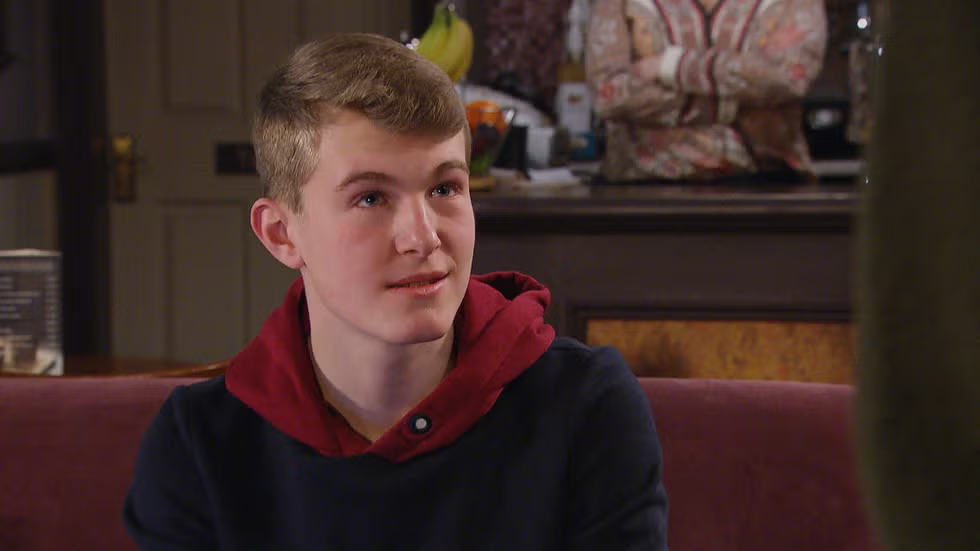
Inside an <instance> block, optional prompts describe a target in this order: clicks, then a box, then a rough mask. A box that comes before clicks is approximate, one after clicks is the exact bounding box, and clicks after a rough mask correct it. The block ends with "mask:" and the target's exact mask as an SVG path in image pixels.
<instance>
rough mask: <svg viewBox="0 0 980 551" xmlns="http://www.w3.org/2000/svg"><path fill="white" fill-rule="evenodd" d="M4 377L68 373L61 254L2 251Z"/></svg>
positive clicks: (0, 353)
mask: <svg viewBox="0 0 980 551" xmlns="http://www.w3.org/2000/svg"><path fill="white" fill-rule="evenodd" d="M0 371H5V372H13V373H24V374H44V375H62V374H63V373H64V355H63V352H62V348H61V253H59V252H57V251H42V250H36V249H17V250H3V251H0Z"/></svg>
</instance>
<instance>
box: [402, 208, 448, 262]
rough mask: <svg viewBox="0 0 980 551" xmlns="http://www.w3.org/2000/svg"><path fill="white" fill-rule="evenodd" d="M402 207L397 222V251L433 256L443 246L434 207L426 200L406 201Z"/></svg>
mask: <svg viewBox="0 0 980 551" xmlns="http://www.w3.org/2000/svg"><path fill="white" fill-rule="evenodd" d="M400 207H401V208H400V209H399V212H398V214H397V220H396V222H395V250H397V251H398V253H399V254H417V255H421V256H428V255H430V254H432V252H433V251H435V250H436V249H438V248H439V245H441V241H440V239H439V234H438V233H437V232H436V224H435V221H436V216H437V215H436V214H435V213H434V212H432V207H431V206H430V205H429V204H428V202H427V201H426V200H425V199H418V200H416V199H413V200H411V201H406V202H404V203H403V204H402V205H400Z"/></svg>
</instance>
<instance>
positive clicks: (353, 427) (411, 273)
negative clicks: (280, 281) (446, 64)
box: [124, 35, 667, 550]
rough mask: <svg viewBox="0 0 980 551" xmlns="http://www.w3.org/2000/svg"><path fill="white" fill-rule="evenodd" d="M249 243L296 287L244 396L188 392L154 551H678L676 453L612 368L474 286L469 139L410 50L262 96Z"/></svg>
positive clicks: (162, 427) (142, 542)
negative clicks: (287, 270)
mask: <svg viewBox="0 0 980 551" xmlns="http://www.w3.org/2000/svg"><path fill="white" fill-rule="evenodd" d="M254 141H255V147H256V152H257V158H258V166H259V173H260V175H261V178H262V182H263V187H264V197H262V198H261V199H259V200H258V201H256V202H255V204H254V205H253V207H252V212H251V222H252V228H253V229H254V231H255V234H256V235H257V236H258V238H259V240H260V241H261V242H262V244H263V245H265V247H266V248H267V249H268V250H269V252H270V253H271V254H272V255H273V256H274V257H275V258H276V259H278V260H279V261H280V262H282V263H283V264H285V265H287V266H289V267H291V268H294V269H296V270H298V271H299V273H300V277H299V279H298V280H297V281H296V282H295V284H293V286H292V287H291V288H290V290H289V292H288V293H287V295H286V299H285V301H284V303H283V304H282V306H281V307H280V308H278V309H277V310H276V311H274V312H273V313H272V314H271V315H270V316H269V319H268V320H267V321H266V323H265V325H264V326H263V328H262V330H261V332H260V333H259V335H258V336H257V337H256V338H255V339H254V340H253V341H252V342H251V343H249V345H248V346H246V347H245V349H244V350H242V351H241V353H239V354H238V355H237V356H236V357H235V358H234V359H232V361H231V362H230V364H229V366H228V369H227V372H226V375H225V376H224V377H219V378H216V379H212V380H210V381H206V382H202V383H199V384H195V385H191V386H188V387H182V388H179V389H177V390H175V391H174V393H173V394H172V395H171V396H170V398H169V399H168V400H167V401H166V403H165V404H164V405H163V407H162V409H161V410H160V412H159V414H158V415H157V417H156V419H155V420H154V422H153V424H152V425H151V426H150V428H149V430H148V432H147V434H146V437H145V439H144V442H143V444H142V447H141V450H140V454H139V457H138V459H137V463H136V472H135V479H134V481H133V484H132V488H131V490H130V493H129V495H128V497H127V500H126V504H125V510H124V518H125V523H126V527H127V529H128V530H129V532H130V534H131V535H132V537H133V538H134V539H135V540H136V542H137V543H138V544H139V547H140V549H143V550H155V549H261V550H284V549H290V550H297V549H317V550H319V549H529V550H542V549H559V548H560V549H590V550H591V549H666V545H665V530H666V508H667V505H666V495H665V492H664V488H663V487H662V485H661V451H660V446H659V443H658V439H657V434H656V431H655V429H654V424H653V420H652V418H651V415H650V409H649V406H648V404H647V401H646V399H645V397H644V394H643V392H642V391H641V389H640V388H639V385H638V384H637V382H636V380H635V378H634V377H633V376H632V374H631V372H630V371H629V369H628V368H627V366H626V365H625V363H624V361H623V359H622V357H621V356H620V355H619V354H618V353H617V352H616V351H615V350H613V349H609V348H588V347H585V346H583V345H581V344H579V343H577V342H574V341H572V340H569V339H561V338H559V339H555V338H554V331H553V329H552V328H551V327H550V326H548V325H546V324H545V323H544V321H543V318H542V315H543V312H544V309H545V307H546V306H547V303H548V299H549V294H548V291H547V290H546V289H545V288H544V287H542V286H541V285H539V284H538V283H537V282H536V281H534V280H533V279H531V278H530V277H527V276H524V275H521V274H518V273H498V274H490V275H485V276H474V277H471V275H470V265H471V261H472V257H473V246H474V234H475V230H474V217H473V209H472V206H471V203H470V196H469V193H468V189H467V186H468V173H467V161H468V157H469V130H468V127H467V123H466V117H465V113H464V110H463V106H462V103H461V101H460V98H459V97H458V96H457V94H456V91H455V89H454V87H453V84H452V82H450V80H449V78H448V77H447V76H446V75H445V74H444V73H443V72H441V71H440V70H439V69H438V68H437V67H436V66H435V65H432V64H431V63H429V62H427V61H425V60H424V59H422V58H421V57H420V56H418V55H417V54H415V52H413V51H411V50H409V49H408V48H405V47H404V46H402V45H400V44H398V43H397V42H395V41H391V40H388V39H384V38H381V37H375V36H370V35H340V36H334V37H331V38H328V39H326V40H323V41H321V42H317V43H313V44H308V45H306V46H303V47H301V48H300V49H299V50H297V51H296V52H295V53H294V54H293V56H292V57H291V58H290V60H289V61H288V63H287V64H286V65H285V66H284V67H282V68H281V69H280V70H279V71H278V72H276V73H275V74H274V75H273V76H272V78H271V79H270V81H269V83H268V84H267V85H266V87H265V89H264V90H263V92H262V96H261V101H260V110H259V113H258V116H257V118H256V123H255V132H254Z"/></svg>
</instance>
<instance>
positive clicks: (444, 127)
mask: <svg viewBox="0 0 980 551" xmlns="http://www.w3.org/2000/svg"><path fill="white" fill-rule="evenodd" d="M343 111H353V112H356V113H359V114H361V115H363V116H365V117H367V118H368V119H369V120H371V121H373V122H374V123H376V124H378V125H380V126H382V127H383V128H386V129H388V130H390V131H392V132H395V133H399V134H406V135H421V136H431V137H433V138H435V139H448V138H451V137H452V136H455V135H456V134H457V133H459V132H460V131H461V130H462V131H464V132H465V133H466V157H467V161H469V155H470V136H469V126H468V125H467V122H466V111H465V109H464V107H463V102H462V100H461V98H460V97H459V94H458V93H457V92H456V88H455V86H454V85H453V82H452V81H451V80H450V79H449V76H448V75H447V74H446V73H445V71H443V70H442V69H440V68H439V67H437V66H436V65H434V64H433V63H431V62H429V61H428V60H426V59H425V58H423V57H422V56H421V55H419V54H417V53H416V52H414V51H413V50H411V49H409V48H408V47H406V46H404V45H402V44H399V43H398V42H396V41H394V40H391V39H388V38H385V37H382V36H376V35H370V34H338V35H333V36H330V37H328V38H325V39H323V40H318V41H315V42H310V43H308V44H305V45H303V46H300V47H299V48H298V49H296V51H295V52H293V54H292V55H291V56H290V57H289V59H288V60H287V62H286V63H285V64H284V65H282V66H281V67H279V68H278V69H277V70H276V71H275V72H274V73H273V74H272V76H271V77H270V78H269V80H268V82H267V83H266V84H265V86H264V87H263V89H262V92H261V94H260V96H259V107H258V112H257V113H256V116H255V123H254V126H253V130H252V141H253V144H254V146H255V160H256V168H257V169H258V172H259V177H260V179H261V181H262V194H263V195H264V196H266V197H269V198H272V199H275V200H278V201H281V202H283V203H285V204H286V206H288V207H289V208H290V209H292V210H293V211H294V212H297V213H298V212H300V211H301V210H302V199H301V198H302V193H301V191H302V188H303V185H304V184H305V183H306V182H307V180H309V178H310V176H311V175H312V174H313V170H314V169H315V168H316V164H317V162H318V155H317V150H318V148H319V142H320V131H321V129H322V128H323V125H324V124H327V125H329V124H330V123H331V122H332V121H333V120H335V119H336V117H337V116H338V115H339V114H340V113H341V112H343Z"/></svg>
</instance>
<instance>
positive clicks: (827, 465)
mask: <svg viewBox="0 0 980 551" xmlns="http://www.w3.org/2000/svg"><path fill="white" fill-rule="evenodd" d="M197 380H199V379H181V378H160V379H157V378H130V377H109V378H57V377H32V378H20V377H0V550H3V551H42V550H43V551H50V550H61V549H71V550H73V551H74V550H77V551H85V550H98V551H115V550H131V549H134V546H133V544H132V542H131V541H130V540H129V538H128V537H127V536H126V534H125V532H124V530H123V527H122V520H121V510H122V501H123V497H124V496H125V493H126V489H127V487H128V485H129V482H130V479H131V477H132V468H133V461H134V459H135V456H136V450H137V447H138V446H139V442H140V438H141V436H142V434H143V432H144V431H145V430H146V427H147V426H149V423H150V420H151V419H152V417H153V415H154V414H155V413H156V411H157V409H158V408H159V407H160V404H161V403H163V400H164V398H165V397H166V395H167V394H168V393H169V392H170V390H171V389H172V388H173V387H175V386H176V385H180V384H187V383H192V382H195V381H197ZM641 384H642V385H643V388H644V390H645V391H646V393H647V396H648V398H649V399H650V402H651V404H652V407H653V411H654V416H655V418H656V421H657V428H658V430H659V432H660V438H661V442H662V444H663V448H664V456H665V459H664V460H665V471H664V482H665V484H666V486H667V491H668V495H669V497H670V507H671V509H670V525H669V533H668V539H669V543H670V547H671V549H672V551H689V550H690V551H693V550H712V551H742V550H744V551H758V550H761V549H767V550H769V549H771V550H777V551H779V550H792V551H807V550H814V551H816V550H820V551H826V550H831V549H832V550H834V551H857V550H862V551H863V550H869V549H875V547H874V545H873V543H872V538H871V534H870V530H869V525H868V521H867V518H866V516H865V514H864V511H863V507H862V500H861V496H860V492H859V489H858V484H857V481H856V476H855V471H856V469H855V466H854V465H855V462H854V452H853V446H852V443H851V400H852V397H853V391H852V389H851V388H849V387H845V386H838V385H820V384H813V383H782V382H751V381H711V380H703V379H641Z"/></svg>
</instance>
